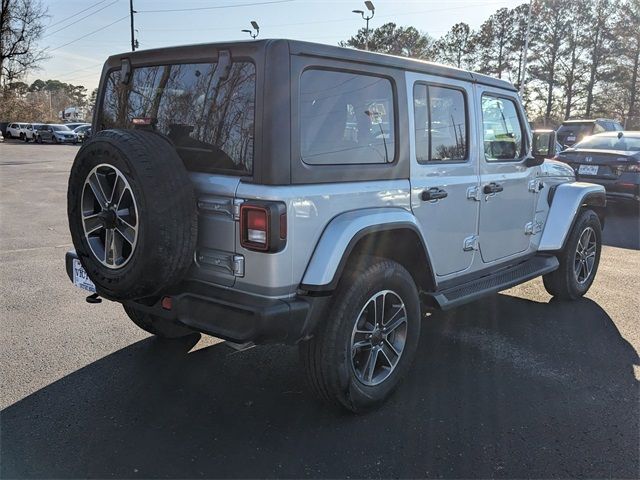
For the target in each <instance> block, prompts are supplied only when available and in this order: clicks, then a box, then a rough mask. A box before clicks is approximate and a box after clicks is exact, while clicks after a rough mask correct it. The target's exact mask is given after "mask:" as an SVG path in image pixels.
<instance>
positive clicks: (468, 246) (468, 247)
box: [462, 235, 478, 252]
mask: <svg viewBox="0 0 640 480" xmlns="http://www.w3.org/2000/svg"><path fill="white" fill-rule="evenodd" d="M462 250H463V251H465V252H471V251H473V250H478V236H477V235H471V236H470V237H467V238H465V239H464V244H463V246H462Z"/></svg>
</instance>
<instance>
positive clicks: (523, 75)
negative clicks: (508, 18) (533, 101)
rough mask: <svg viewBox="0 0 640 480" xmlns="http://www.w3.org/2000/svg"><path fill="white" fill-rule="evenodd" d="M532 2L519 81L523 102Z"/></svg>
mask: <svg viewBox="0 0 640 480" xmlns="http://www.w3.org/2000/svg"><path fill="white" fill-rule="evenodd" d="M532 5H533V0H529V14H528V15H527V33H526V35H525V37H524V52H523V58H522V78H521V79H520V98H521V99H523V100H524V84H525V80H526V78H527V54H528V50H529V36H530V34H531V6H532Z"/></svg>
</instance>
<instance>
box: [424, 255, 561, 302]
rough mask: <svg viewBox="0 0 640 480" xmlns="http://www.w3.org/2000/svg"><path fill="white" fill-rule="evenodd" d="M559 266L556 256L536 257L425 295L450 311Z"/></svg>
mask: <svg viewBox="0 0 640 480" xmlns="http://www.w3.org/2000/svg"><path fill="white" fill-rule="evenodd" d="M558 265H559V263H558V259H557V258H556V257H554V256H546V255H545V256H536V257H533V258H531V259H529V260H527V261H525V262H522V263H519V264H517V265H514V266H512V267H508V268H505V269H502V270H499V271H497V272H495V273H492V274H489V275H485V276H484V277H480V278H478V279H476V280H472V281H470V282H467V283H463V284H461V285H456V286H454V287H450V288H447V289H445V290H440V291H437V292H433V293H426V294H425V293H423V295H425V296H426V297H428V298H430V299H431V300H433V302H434V304H436V305H437V306H438V307H440V308H441V309H442V310H448V309H450V308H454V307H457V306H459V305H463V304H465V303H469V302H472V301H474V300H477V299H479V298H482V297H484V296H486V295H490V294H492V293H496V292H499V291H501V290H506V289H507V288H511V287H513V286H515V285H518V284H520V283H523V282H526V281H528V280H531V279H533V278H536V277H538V276H540V275H544V274H545V273H549V272H553V271H554V270H555V269H557V268H558Z"/></svg>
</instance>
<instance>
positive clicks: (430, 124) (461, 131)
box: [413, 84, 468, 163]
mask: <svg viewBox="0 0 640 480" xmlns="http://www.w3.org/2000/svg"><path fill="white" fill-rule="evenodd" d="M413 108H414V118H415V136H416V158H417V160H418V162H420V163H424V162H428V161H462V160H465V159H466V158H467V143H468V142H467V115H466V98H465V95H464V93H463V92H462V91H460V90H457V89H453V88H446V87H436V86H427V85H420V84H417V85H416V86H415V87H414V90H413Z"/></svg>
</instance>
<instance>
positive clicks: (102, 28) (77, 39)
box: [47, 14, 129, 52]
mask: <svg viewBox="0 0 640 480" xmlns="http://www.w3.org/2000/svg"><path fill="white" fill-rule="evenodd" d="M125 18H129V14H126V15H125V16H124V17H120V18H119V19H117V20H116V21H114V22H111V23H110V24H108V25H105V26H104V27H100V28H98V29H97V30H94V31H93V32H89V33H87V34H86V35H83V36H81V37H78V38H76V39H75V40H71V41H70V42H67V43H65V44H63V45H60V46H57V47H56V48H52V49H50V50H47V51H48V52H53V51H55V50H59V49H60V48H62V47H66V46H67V45H71V44H72V43H75V42H77V41H79V40H82V39H83V38H87V37H88V36H90V35H93V34H94V33H98V32H100V31H102V30H104V29H105V28H109V27H110V26H111V25H115V24H116V23H118V22H121V21H122V20H124V19H125Z"/></svg>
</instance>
